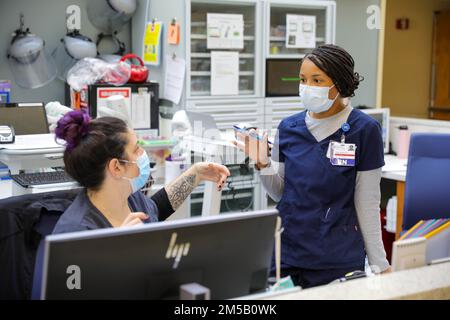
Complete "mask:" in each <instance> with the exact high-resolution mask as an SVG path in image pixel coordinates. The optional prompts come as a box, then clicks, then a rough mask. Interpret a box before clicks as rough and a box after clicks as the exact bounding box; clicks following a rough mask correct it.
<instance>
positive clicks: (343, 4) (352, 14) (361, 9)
mask: <svg viewBox="0 0 450 320" xmlns="http://www.w3.org/2000/svg"><path fill="white" fill-rule="evenodd" d="M370 5H377V6H380V0H336V44H337V45H339V46H341V47H343V48H344V49H346V50H347V51H348V52H349V53H350V54H351V55H352V56H353V59H354V60H355V71H357V72H359V73H360V74H361V75H362V76H364V81H363V82H361V83H360V85H359V88H358V90H357V91H356V92H355V94H356V96H355V97H354V98H353V99H352V105H353V106H357V105H366V106H369V107H375V104H376V92H377V60H378V34H379V31H378V30H377V29H374V30H369V29H368V28H367V18H368V16H369V15H368V14H367V13H366V10H367V8H368V7H369V6H370Z"/></svg>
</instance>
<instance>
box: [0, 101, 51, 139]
mask: <svg viewBox="0 0 450 320" xmlns="http://www.w3.org/2000/svg"><path fill="white" fill-rule="evenodd" d="M0 125H11V126H13V127H14V132H15V134H16V135H24V134H42V133H49V128H48V122H47V114H46V112H45V107H44V104H43V103H7V104H2V105H0Z"/></svg>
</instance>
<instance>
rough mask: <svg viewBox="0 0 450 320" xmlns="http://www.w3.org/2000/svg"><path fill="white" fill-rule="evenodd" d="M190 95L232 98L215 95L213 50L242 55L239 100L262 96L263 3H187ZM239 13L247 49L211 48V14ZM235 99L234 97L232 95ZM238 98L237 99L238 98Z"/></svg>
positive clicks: (195, 0)
mask: <svg viewBox="0 0 450 320" xmlns="http://www.w3.org/2000/svg"><path fill="white" fill-rule="evenodd" d="M186 13H187V25H186V49H187V50H186V61H187V62H188V63H187V64H188V66H187V74H186V95H187V98H188V99H202V98H204V99H211V98H214V99H217V98H225V97H230V96H211V51H215V50H216V51H237V52H239V95H238V96H239V97H256V96H260V95H261V92H260V88H261V83H260V80H261V73H262V68H261V67H260V65H261V59H262V57H261V56H260V55H258V53H260V52H261V49H260V48H261V41H262V39H261V38H262V37H261V32H257V31H258V30H259V28H260V26H261V25H262V23H263V22H262V19H261V17H262V16H261V2H260V1H257V0H240V1H234V0H223V1H205V0H188V1H187V2H186ZM208 13H215V14H238V15H242V16H243V20H244V35H243V38H244V47H243V49H208V48H207V15H208ZM231 97H233V96H231ZM234 97H236V96H234Z"/></svg>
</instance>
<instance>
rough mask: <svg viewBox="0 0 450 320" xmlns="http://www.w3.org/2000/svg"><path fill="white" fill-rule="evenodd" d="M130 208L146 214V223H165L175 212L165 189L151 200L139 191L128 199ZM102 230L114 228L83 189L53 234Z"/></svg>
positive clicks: (57, 224) (59, 221) (60, 219)
mask: <svg viewBox="0 0 450 320" xmlns="http://www.w3.org/2000/svg"><path fill="white" fill-rule="evenodd" d="M128 206H129V207H130V209H131V211H132V212H144V213H146V214H147V215H148V216H149V218H148V220H147V221H144V222H145V223H149V222H157V221H163V220H165V219H167V218H168V217H169V216H170V215H171V214H172V213H173V212H174V210H173V208H172V205H171V204H170V202H169V199H168V196H167V193H166V191H165V189H164V188H162V189H161V190H159V191H158V192H157V193H155V194H154V195H153V196H152V197H151V198H147V197H146V196H144V195H143V194H142V192H141V191H137V192H135V193H133V194H131V195H130V196H129V197H128ZM101 228H112V225H111V223H110V222H109V221H108V219H106V217H105V216H104V215H103V214H102V213H101V212H100V211H99V210H98V209H97V208H96V207H95V206H94V204H93V203H92V202H91V200H89V197H88V196H87V193H86V190H85V189H83V190H81V191H80V193H79V194H78V195H77V197H76V198H75V200H74V201H73V202H72V204H71V205H70V206H69V207H68V208H67V210H66V211H65V212H64V213H63V215H62V216H61V217H60V218H59V220H58V222H57V223H56V226H55V228H54V229H53V233H65V232H74V231H84V230H94V229H101Z"/></svg>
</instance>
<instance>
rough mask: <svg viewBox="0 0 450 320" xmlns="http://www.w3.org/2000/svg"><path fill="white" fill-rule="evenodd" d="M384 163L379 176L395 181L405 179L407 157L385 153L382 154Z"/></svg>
mask: <svg viewBox="0 0 450 320" xmlns="http://www.w3.org/2000/svg"><path fill="white" fill-rule="evenodd" d="M384 162H385V165H384V167H383V168H382V169H381V171H382V173H381V177H382V178H385V179H390V180H396V181H405V180H406V167H407V162H408V160H407V159H399V158H397V157H396V156H393V155H390V154H387V155H385V156H384Z"/></svg>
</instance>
